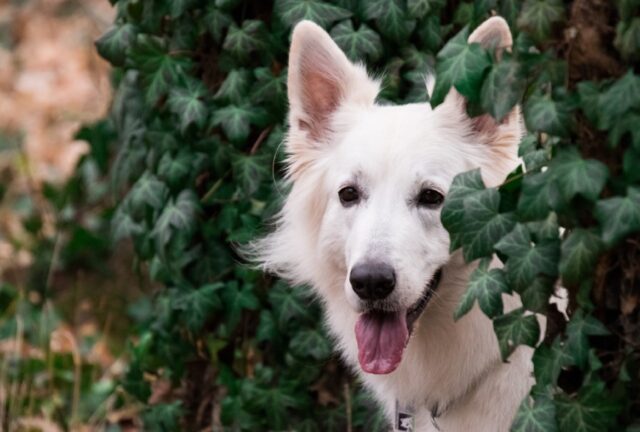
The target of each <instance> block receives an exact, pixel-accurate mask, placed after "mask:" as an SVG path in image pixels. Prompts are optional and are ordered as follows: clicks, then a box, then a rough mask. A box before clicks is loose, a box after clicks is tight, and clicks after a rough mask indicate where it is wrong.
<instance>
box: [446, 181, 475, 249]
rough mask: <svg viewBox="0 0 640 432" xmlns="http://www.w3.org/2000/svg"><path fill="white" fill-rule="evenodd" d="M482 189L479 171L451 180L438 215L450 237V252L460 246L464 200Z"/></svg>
mask: <svg viewBox="0 0 640 432" xmlns="http://www.w3.org/2000/svg"><path fill="white" fill-rule="evenodd" d="M484 188H485V187H484V182H483V181H482V176H481V175H480V170H474V171H469V172H466V173H462V174H458V175H457V176H455V177H454V178H453V182H452V183H451V188H449V192H448V193H447V197H446V199H445V202H444V206H443V207H442V212H441V215H440V218H441V219H442V224H443V225H444V227H445V228H446V229H447V231H449V233H450V235H451V251H454V250H456V249H458V248H459V247H461V246H462V231H463V229H464V217H465V210H464V201H465V198H466V197H467V196H469V195H471V194H473V193H475V192H478V191H481V190H483V189H484Z"/></svg>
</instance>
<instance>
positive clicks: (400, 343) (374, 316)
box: [356, 311, 409, 374]
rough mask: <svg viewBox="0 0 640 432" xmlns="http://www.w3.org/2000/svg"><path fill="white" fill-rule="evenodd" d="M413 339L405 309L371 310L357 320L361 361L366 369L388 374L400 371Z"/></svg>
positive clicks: (357, 336) (371, 371)
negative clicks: (391, 310) (405, 351)
mask: <svg viewBox="0 0 640 432" xmlns="http://www.w3.org/2000/svg"><path fill="white" fill-rule="evenodd" d="M408 339H409V330H408V329H407V317H406V314H405V313H403V312H384V313H383V312H378V311H375V312H367V313H364V314H362V315H360V318H358V322H357V323H356V340H357V342H358V361H359V362H360V367H362V370H363V371H365V372H368V373H372V374H388V373H391V372H393V371H394V370H396V368H397V367H398V365H399V364H400V361H401V360H402V351H403V350H404V347H405V345H407V341H408Z"/></svg>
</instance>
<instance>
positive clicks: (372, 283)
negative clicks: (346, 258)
mask: <svg viewBox="0 0 640 432" xmlns="http://www.w3.org/2000/svg"><path fill="white" fill-rule="evenodd" d="M349 282H351V286H352V287H353V290H354V291H355V293H356V294H357V295H358V297H360V298H361V299H362V300H382V299H384V298H385V297H387V296H388V295H389V294H391V291H393V288H394V287H395V285H396V274H395V272H394V271H393V267H391V266H390V265H388V264H383V263H377V262H365V263H361V264H356V265H355V266H353V268H352V269H351V273H350V274H349Z"/></svg>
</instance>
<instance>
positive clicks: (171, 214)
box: [152, 189, 200, 250]
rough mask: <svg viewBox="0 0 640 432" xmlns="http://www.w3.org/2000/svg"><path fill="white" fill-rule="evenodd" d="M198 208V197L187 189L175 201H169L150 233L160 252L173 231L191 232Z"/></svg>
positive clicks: (194, 224)
mask: <svg viewBox="0 0 640 432" xmlns="http://www.w3.org/2000/svg"><path fill="white" fill-rule="evenodd" d="M199 208H200V206H199V203H198V197H197V196H196V195H195V193H194V192H193V191H191V190H189V189H185V190H183V191H182V192H180V194H179V195H178V197H177V198H176V199H175V200H173V199H172V200H170V201H169V203H168V204H167V205H166V206H165V207H164V210H163V211H162V213H161V214H160V217H159V218H158V220H157V221H156V225H155V227H154V228H153V233H152V234H153V236H154V238H155V239H156V242H157V243H158V246H159V248H160V249H161V250H162V249H163V248H164V246H165V245H166V244H167V243H169V240H170V239H171V238H172V236H173V233H174V230H175V231H176V232H184V233H192V232H193V230H194V229H195V226H196V215H197V214H198V213H199Z"/></svg>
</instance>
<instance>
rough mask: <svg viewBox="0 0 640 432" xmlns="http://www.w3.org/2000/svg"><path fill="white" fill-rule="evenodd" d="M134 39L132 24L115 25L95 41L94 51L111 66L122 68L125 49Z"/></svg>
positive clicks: (134, 30)
mask: <svg viewBox="0 0 640 432" xmlns="http://www.w3.org/2000/svg"><path fill="white" fill-rule="evenodd" d="M135 38H136V28H135V26H133V24H128V23H127V24H122V25H117V26H115V27H113V28H111V29H110V30H109V31H107V32H106V33H105V34H104V35H102V36H101V37H100V39H98V40H97V41H96V49H97V50H98V54H100V55H101V56H102V58H104V59H106V60H108V61H109V62H110V63H111V64H112V65H113V66H124V62H125V59H126V54H127V49H129V47H130V46H131V44H132V43H133V42H134V40H135Z"/></svg>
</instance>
